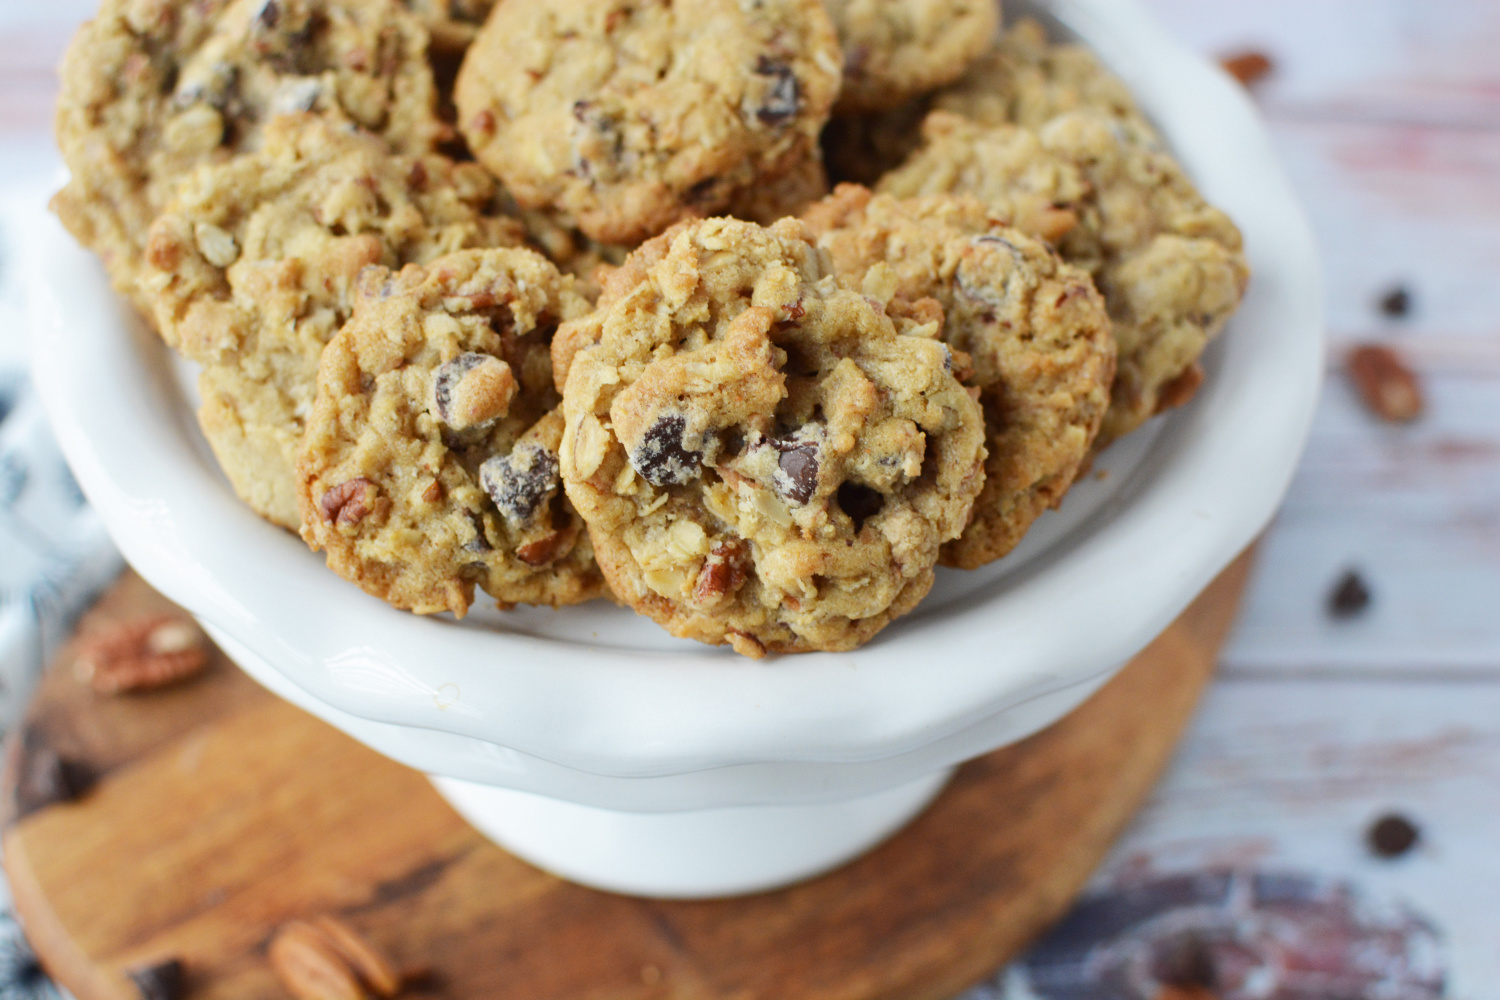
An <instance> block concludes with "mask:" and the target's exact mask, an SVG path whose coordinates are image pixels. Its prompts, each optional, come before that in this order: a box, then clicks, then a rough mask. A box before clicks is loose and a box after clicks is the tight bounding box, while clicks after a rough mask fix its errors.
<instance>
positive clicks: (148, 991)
mask: <svg viewBox="0 0 1500 1000" xmlns="http://www.w3.org/2000/svg"><path fill="white" fill-rule="evenodd" d="M125 974H126V975H128V976H129V977H130V978H131V981H132V982H134V983H135V988H136V990H137V991H139V992H140V995H141V1000H181V998H182V997H183V996H184V995H185V994H186V992H187V991H186V989H185V987H186V985H187V982H186V979H185V977H184V976H183V974H182V962H181V961H179V960H178V959H175V958H169V959H167V960H166V961H165V962H158V963H156V964H155V965H148V966H146V967H144V968H141V969H129V970H127V971H126V973H125Z"/></svg>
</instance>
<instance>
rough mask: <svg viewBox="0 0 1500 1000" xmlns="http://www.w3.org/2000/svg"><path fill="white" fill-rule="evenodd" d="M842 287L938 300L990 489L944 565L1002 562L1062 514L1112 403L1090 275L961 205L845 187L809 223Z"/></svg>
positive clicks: (1106, 335)
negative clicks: (973, 414)
mask: <svg viewBox="0 0 1500 1000" xmlns="http://www.w3.org/2000/svg"><path fill="white" fill-rule="evenodd" d="M804 219H805V220H806V221H807V223H808V225H809V228H810V229H811V230H812V231H813V233H814V235H815V236H816V237H817V241H818V242H817V245H818V248H819V249H820V250H823V251H824V252H825V253H827V254H828V255H829V257H830V259H831V260H832V262H833V267H834V271H835V272H836V273H837V274H838V276H839V280H840V281H841V282H842V283H844V284H845V285H847V286H848V287H850V288H853V289H855V290H856V291H859V292H861V293H863V294H864V295H866V296H869V297H871V298H874V299H876V300H877V301H880V302H882V303H884V304H885V307H886V311H887V312H889V313H891V314H893V315H910V316H914V317H918V318H920V317H921V316H922V315H923V313H924V312H931V306H930V305H929V304H928V303H930V302H932V301H933V300H936V302H937V304H938V305H939V306H941V309H942V317H943V332H942V338H943V341H944V342H945V343H946V344H947V345H948V346H949V347H950V348H952V349H953V351H954V352H955V355H956V356H957V357H958V358H959V362H958V371H959V377H960V380H961V381H962V382H963V384H964V385H966V386H972V387H974V388H977V389H978V390H979V392H980V397H979V402H980V404H981V406H982V407H983V408H984V419H985V435H986V440H985V447H986V448H987V449H988V451H989V456H988V457H987V458H986V459H985V466H984V490H983V492H981V493H980V495H979V499H978V500H976V501H975V503H974V512H973V514H972V515H971V517H970V520H969V524H968V526H967V527H966V528H965V529H964V533H963V535H962V536H960V537H959V538H957V539H955V540H953V541H951V542H948V543H947V544H946V545H944V546H943V552H942V561H943V562H944V563H945V564H947V565H950V566H961V567H963V568H965V569H974V568H976V567H978V566H982V565H983V564H985V563H987V562H990V561H992V560H995V559H998V558H1000V557H1001V556H1003V555H1005V554H1006V553H1007V552H1009V551H1010V550H1011V549H1013V548H1015V546H1016V544H1017V543H1018V542H1019V541H1020V540H1021V537H1022V536H1023V535H1024V534H1025V533H1026V530H1027V528H1029V527H1030V526H1031V523H1032V522H1033V521H1034V520H1036V518H1037V517H1039V516H1040V515H1041V513H1042V512H1043V511H1044V510H1046V509H1047V508H1048V507H1053V506H1056V505H1057V504H1058V503H1059V502H1060V501H1061V500H1062V496H1063V494H1064V493H1066V492H1067V490H1068V487H1069V486H1070V485H1072V482H1073V477H1074V476H1075V475H1077V473H1078V470H1079V468H1080V466H1081V465H1082V463H1083V461H1084V459H1085V457H1086V456H1087V455H1088V452H1089V447H1090V446H1091V445H1092V444H1093V441H1094V436H1095V435H1096V434H1097V433H1098V431H1099V425H1100V422H1101V421H1102V420H1103V419H1104V412H1105V410H1106V408H1107V407H1108V406H1109V387H1110V381H1111V379H1112V378H1113V377H1114V370H1115V343H1114V339H1113V337H1112V336H1111V335H1110V326H1109V316H1108V314H1107V312H1106V311H1105V307H1104V299H1103V298H1102V297H1101V296H1100V295H1099V293H1098V291H1097V290H1096V289H1095V288H1094V284H1093V282H1092V281H1091V280H1089V276H1088V274H1087V273H1085V272H1084V271H1082V270H1080V269H1078V268H1076V267H1072V266H1070V265H1068V264H1065V263H1063V262H1062V261H1061V260H1060V259H1059V258H1058V257H1057V255H1056V254H1055V253H1053V252H1052V250H1050V249H1049V248H1048V247H1047V246H1046V245H1045V244H1044V243H1042V242H1040V241H1039V240H1036V239H1032V238H1031V237H1028V236H1026V235H1024V234H1022V233H1021V232H1019V231H1017V230H1015V229H1011V228H1008V227H1006V226H1004V225H1002V224H1001V223H1000V222H998V221H997V220H996V219H995V217H994V216H993V215H992V214H991V213H990V212H989V211H988V210H987V209H986V207H985V206H984V204H983V203H982V202H979V201H977V200H975V199H973V198H958V197H953V196H951V195H929V196H926V197H921V198H912V199H907V200H898V199H895V198H892V197H891V196H889V195H875V196H873V197H872V196H871V194H870V192H869V191H868V190H867V189H865V188H861V187H856V186H854V185H841V186H840V187H839V188H838V190H837V191H835V192H834V194H833V195H831V196H830V197H829V198H827V199H826V200H825V201H823V202H820V203H819V204H818V205H815V206H814V207H813V208H811V209H809V210H808V212H807V213H806V214H805V215H804Z"/></svg>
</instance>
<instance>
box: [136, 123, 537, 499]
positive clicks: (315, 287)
mask: <svg viewBox="0 0 1500 1000" xmlns="http://www.w3.org/2000/svg"><path fill="white" fill-rule="evenodd" d="M493 197H494V181H493V180H492V179H491V178H490V177H489V175H488V174H486V173H485V172H484V170H483V169H482V168H481V167H480V166H479V165H478V164H474V163H460V164H455V163H453V162H452V161H450V160H447V159H445V158H443V157H441V156H438V155H436V154H431V155H428V156H422V157H410V156H398V155H395V154H393V153H391V151H390V149H389V147H388V146H387V145H386V143H385V142H383V141H382V140H381V139H379V138H378V137H376V136H373V135H370V134H369V133H366V132H362V131H359V130H357V129H354V128H351V127H349V126H347V125H338V124H334V123H333V122H331V121H329V120H327V119H325V118H321V117H318V116H315V115H287V116H282V117H279V118H277V119H276V120H275V121H273V122H271V123H270V124H269V125H268V126H267V127H266V130H265V141H264V145H263V147H262V148H261V149H260V150H258V151H257V152H255V153H252V154H248V155H245V156H240V157H236V158H235V159H233V160H230V161H228V162H226V163H222V164H217V165H209V166H204V167H201V168H199V170H198V171H196V172H195V173H194V174H192V175H191V176H189V177H187V178H185V179H184V180H183V181H182V183H181V185H180V188H179V190H178V193H177V195H176V197H175V198H174V200H173V201H172V202H171V203H170V204H169V205H168V207H167V210H166V211H165V212H164V213H163V214H162V216H161V217H160V218H158V219H157V220H156V222H155V224H153V225H152V227H151V230H150V236H149V239H148V241H147V249H146V253H145V261H144V265H143V274H142V277H141V280H140V285H139V287H140V289H141V291H142V293H143V295H144V297H145V298H146V299H147V301H148V302H149V304H150V305H151V307H152V316H153V317H154V319H155V321H156V324H157V328H158V330H160V332H161V334H162V337H163V339H165V340H166V342H167V343H168V344H169V345H171V346H172V347H173V348H174V349H176V350H177V351H179V352H180V353H182V354H183V355H185V356H186V357H188V358H190V359H191V360H193V361H196V362H198V363H199V364H201V365H203V366H204V370H203V373H202V375H201V377H200V380H199V385H200V388H201V389H202V394H203V407H202V409H201V410H200V411H199V420H200V423H201V424H202V426H203V430H204V433H205V434H206V435H207V437H208V440H209V443H210V444H211V445H212V446H213V449H214V453H215V454H216V456H217V457H218V459H219V463H220V465H221V466H222V467H223V468H224V471H225V472H226V474H227V475H228V476H229V478H230V481H231V482H232V483H233V485H234V488H235V490H236V492H238V493H239V495H240V497H241V498H243V499H244V500H245V501H246V502H247V503H249V504H250V506H251V507H253V508H255V510H256V511H258V512H259V513H261V514H262V515H264V516H265V517H267V518H269V519H270V520H272V521H275V522H276V523H278V524H281V525H284V526H286V527H290V528H296V527H297V526H298V523H299V520H298V513H297V500H296V493H295V490H294V484H295V476H294V472H293V469H294V465H295V462H296V454H297V443H298V441H299V439H300V438H301V435H302V426H303V419H304V417H305V416H306V414H307V412H308V410H309V409H310V408H311V405H312V401H313V395H314V391H315V386H316V376H317V369H318V355H319V353H320V352H321V351H322V349H323V346H324V345H325V344H326V343H327V342H328V341H329V340H330V339H332V337H333V335H334V334H335V333H337V332H338V329H339V327H340V326H342V325H343V323H344V322H345V321H346V320H347V319H348V317H349V314H350V310H351V308H352V305H353V291H354V283H355V279H356V277H357V276H358V275H359V272H360V270H361V269H363V268H364V267H366V266H368V265H371V264H382V265H385V266H387V267H393V268H394V267H400V266H402V265H403V264H405V263H408V262H416V263H422V262H424V261H429V260H432V259H434V258H436V257H439V256H441V255H443V254H445V253H449V252H451V251H453V250H459V249H463V248H466V247H483V246H514V245H519V244H520V243H521V233H520V227H519V225H518V224H517V223H516V222H515V221H514V220H511V219H507V218H502V217H498V216H493V215H489V214H487V213H488V212H489V211H490V205H491V202H492V200H493Z"/></svg>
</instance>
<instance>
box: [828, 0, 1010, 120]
mask: <svg viewBox="0 0 1500 1000" xmlns="http://www.w3.org/2000/svg"><path fill="white" fill-rule="evenodd" d="M828 12H829V13H830V14H832V15H833V22H834V24H835V25H836V26H837V28H838V33H839V44H840V45H841V46H843V50H844V86H843V89H842V90H840V91H839V99H838V104H837V106H836V107H835V111H836V112H837V113H838V114H850V113H853V112H861V111H884V110H888V109H890V108H894V107H896V106H897V105H899V104H901V103H902V102H904V101H906V100H909V99H910V98H913V97H916V96H919V95H921V94H923V93H926V92H927V91H929V90H932V89H934V88H935V87H940V86H942V85H943V84H945V83H949V82H951V81H952V80H955V79H957V78H958V77H959V76H961V75H962V74H963V72H964V69H965V68H966V67H967V66H968V65H969V64H970V63H972V62H973V61H974V60H975V59H977V58H978V57H979V56H980V55H982V54H983V53H984V52H985V50H987V49H988V48H989V47H990V45H991V44H992V43H993V41H994V38H995V31H996V29H997V28H998V27H999V24H1000V5H999V4H998V3H995V2H994V0H828Z"/></svg>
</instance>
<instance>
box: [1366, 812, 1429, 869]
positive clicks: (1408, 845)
mask: <svg viewBox="0 0 1500 1000" xmlns="http://www.w3.org/2000/svg"><path fill="white" fill-rule="evenodd" d="M1366 836H1367V839H1368V840H1369V843H1370V850H1371V851H1373V852H1375V854H1377V855H1378V856H1380V857H1382V858H1398V857H1400V856H1401V855H1403V854H1405V853H1406V852H1407V851H1409V850H1411V849H1412V848H1413V847H1415V846H1416V844H1417V841H1418V840H1419V839H1420V838H1421V831H1419V830H1418V829H1417V827H1416V824H1414V823H1412V821H1411V820H1409V819H1407V818H1406V817H1405V816H1401V815H1397V814H1395V813H1392V814H1390V815H1389V816H1382V817H1380V818H1379V819H1378V820H1376V821H1375V822H1374V824H1373V825H1371V827H1370V832H1369V833H1368V834H1367V835H1366Z"/></svg>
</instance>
